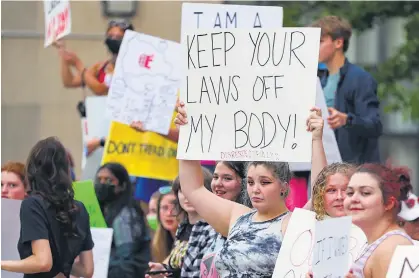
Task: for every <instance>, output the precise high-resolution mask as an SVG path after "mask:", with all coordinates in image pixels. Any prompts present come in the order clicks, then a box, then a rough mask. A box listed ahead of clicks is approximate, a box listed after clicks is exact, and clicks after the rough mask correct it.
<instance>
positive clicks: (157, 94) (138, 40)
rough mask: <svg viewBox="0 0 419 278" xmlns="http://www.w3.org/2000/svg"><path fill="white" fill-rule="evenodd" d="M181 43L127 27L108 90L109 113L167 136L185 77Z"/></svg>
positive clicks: (124, 121) (115, 118) (114, 117)
mask: <svg viewBox="0 0 419 278" xmlns="http://www.w3.org/2000/svg"><path fill="white" fill-rule="evenodd" d="M180 61H181V57H180V45H179V44H178V43H176V42H172V41H168V40H163V39H160V38H157V37H152V36H148V35H145V34H140V33H137V32H134V31H131V30H127V31H126V32H125V35H124V39H123V40H122V44H121V48H120V51H119V54H118V58H117V60H116V66H115V72H114V75H113V77H112V82H111V85H110V88H109V93H108V101H107V104H108V113H110V115H111V118H112V120H114V121H117V122H121V123H124V124H131V123H132V122H133V121H141V122H142V123H143V124H144V127H145V129H146V130H149V131H154V132H157V133H161V134H164V135H167V134H168V133H169V128H170V124H171V121H172V116H173V110H174V108H175V104H176V98H177V93H178V89H179V85H180V80H181V76H182V72H181V67H180Z"/></svg>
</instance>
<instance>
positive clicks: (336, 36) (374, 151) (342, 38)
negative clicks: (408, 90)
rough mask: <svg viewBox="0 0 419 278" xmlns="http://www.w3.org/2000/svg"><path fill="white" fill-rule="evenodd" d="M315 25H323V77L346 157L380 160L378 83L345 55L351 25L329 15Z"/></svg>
mask: <svg viewBox="0 0 419 278" xmlns="http://www.w3.org/2000/svg"><path fill="white" fill-rule="evenodd" d="M311 26H312V27H320V28H321V39H320V54H319V62H320V63H324V64H326V66H327V70H328V73H327V74H326V77H324V78H323V80H322V84H325V86H324V88H323V91H324V95H325V99H326V104H327V106H328V110H329V117H328V124H329V126H330V127H331V128H332V129H334V130H335V135H336V140H337V143H338V146H339V151H340V154H341V156H342V160H343V161H345V162H348V163H357V164H362V163H367V162H377V163H378V162H380V156H379V146H378V138H379V136H380V135H381V134H382V124H381V120H380V108H379V104H380V103H379V100H378V98H377V84H376V82H375V80H374V78H373V77H372V76H371V75H370V74H369V73H368V72H366V71H365V70H363V69H362V68H360V67H358V66H356V65H354V64H352V63H350V62H349V60H348V59H347V58H346V57H345V52H346V51H347V50H348V47H349V40H350V38H351V35H352V28H351V25H350V24H349V23H348V22H347V21H346V20H344V19H342V18H340V17H337V16H326V17H323V18H321V19H319V20H317V21H316V22H314V23H313V24H312V25H311Z"/></svg>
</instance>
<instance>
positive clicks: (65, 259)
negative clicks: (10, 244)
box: [18, 196, 94, 278]
mask: <svg viewBox="0 0 419 278" xmlns="http://www.w3.org/2000/svg"><path fill="white" fill-rule="evenodd" d="M75 205H76V206H77V208H78V210H77V212H76V216H75V222H76V227H77V230H78V236H77V237H74V236H73V237H66V236H64V235H63V233H61V232H60V230H61V227H60V223H59V222H58V220H57V219H56V217H55V210H54V208H53V207H52V206H51V205H50V203H49V202H48V201H46V200H44V199H43V198H42V197H41V196H30V197H28V198H27V199H25V200H23V202H22V205H21V208H20V225H21V227H20V238H19V242H18V251H19V255H20V258H21V259H25V258H27V257H29V256H31V255H32V246H31V242H32V241H33V240H38V239H47V240H49V244H50V247H51V253H52V258H53V265H52V269H51V271H50V272H44V273H37V274H25V275H24V278H52V277H55V276H56V275H57V274H59V273H63V274H64V275H66V276H67V277H68V276H69V274H70V271H71V267H72V265H73V263H74V259H75V258H76V257H77V256H78V255H79V254H80V253H81V252H83V251H87V250H91V249H93V245H94V244H93V240H92V235H91V232H90V224H89V214H88V213H87V210H86V208H85V207H84V205H83V204H82V203H81V202H78V201H75Z"/></svg>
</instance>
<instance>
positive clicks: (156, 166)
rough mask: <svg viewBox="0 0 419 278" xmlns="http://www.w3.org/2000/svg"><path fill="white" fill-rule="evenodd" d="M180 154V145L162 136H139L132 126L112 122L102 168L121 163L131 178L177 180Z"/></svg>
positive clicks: (154, 134) (155, 134) (150, 133)
mask: <svg viewBox="0 0 419 278" xmlns="http://www.w3.org/2000/svg"><path fill="white" fill-rule="evenodd" d="M172 127H174V124H173V122H172ZM176 152H177V144H176V143H174V142H173V141H171V140H168V139H166V138H165V137H163V136H162V135H160V134H158V133H154V132H138V131H136V130H134V129H133V128H131V127H129V126H128V125H125V124H121V123H117V122H112V123H111V127H110V129H109V136H108V138H107V140H106V145H105V149H104V152H103V159H102V164H105V163H107V162H118V163H121V164H122V165H124V166H125V168H126V169H127V171H128V173H129V174H130V175H131V176H136V177H143V178H151V179H158V180H174V179H175V178H176V176H177V175H178V167H179V164H178V161H177V159H176Z"/></svg>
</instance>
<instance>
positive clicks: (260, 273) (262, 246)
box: [175, 102, 323, 278]
mask: <svg viewBox="0 0 419 278" xmlns="http://www.w3.org/2000/svg"><path fill="white" fill-rule="evenodd" d="M177 109H178V114H177V116H176V119H175V123H176V124H178V125H185V124H187V115H186V110H185V108H184V104H183V102H180V103H179V105H178V107H177ZM312 111H315V113H312V115H311V116H310V119H309V120H308V122H307V125H308V130H309V131H312V132H313V138H314V134H316V136H317V135H318V134H319V133H320V134H321V132H322V129H323V120H322V118H321V113H320V112H319V109H313V110H312ZM320 138H321V136H320ZM313 144H314V140H313ZM320 144H321V143H320ZM179 178H180V183H181V186H182V191H183V193H184V194H185V196H186V198H187V199H188V200H189V202H191V203H192V205H193V206H194V207H195V209H196V210H197V211H198V213H199V215H201V216H202V217H203V218H204V219H205V220H206V221H207V222H208V223H209V224H210V225H211V226H212V227H213V228H214V229H215V230H216V231H217V232H219V233H221V234H222V235H223V236H225V237H227V240H226V242H225V243H224V245H223V247H222V249H221V250H220V252H219V254H218V255H217V256H216V257H215V259H214V260H215V266H216V268H217V271H218V274H219V275H220V277H231V278H233V277H234V278H236V277H271V276H272V273H273V271H274V268H275V263H276V258H277V256H278V253H279V250H280V248H281V244H282V239H283V236H284V233H285V231H286V226H287V223H288V220H289V217H287V215H288V209H287V207H286V205H285V198H286V196H287V195H288V192H289V181H290V179H291V171H290V169H289V165H288V163H284V162H262V161H254V162H250V163H248V165H247V193H248V195H249V197H250V199H251V202H252V206H253V207H254V210H252V209H250V208H248V207H246V206H243V205H241V204H238V203H235V202H233V201H230V200H226V199H223V198H221V197H219V196H217V195H214V194H212V193H211V192H208V191H207V190H206V189H205V188H204V187H203V186H202V184H203V179H202V171H201V166H200V163H199V161H186V160H180V161H179Z"/></svg>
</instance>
